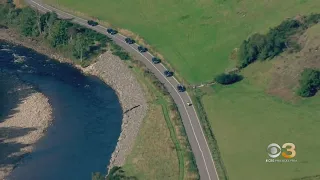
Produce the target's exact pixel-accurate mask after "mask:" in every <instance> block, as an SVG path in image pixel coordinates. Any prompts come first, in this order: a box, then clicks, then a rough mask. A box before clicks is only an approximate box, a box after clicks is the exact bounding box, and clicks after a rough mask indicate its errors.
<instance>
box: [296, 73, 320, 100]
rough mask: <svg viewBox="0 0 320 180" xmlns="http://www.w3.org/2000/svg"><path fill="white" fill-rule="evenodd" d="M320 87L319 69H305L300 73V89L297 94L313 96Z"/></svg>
mask: <svg viewBox="0 0 320 180" xmlns="http://www.w3.org/2000/svg"><path fill="white" fill-rule="evenodd" d="M319 89H320V71H319V70H314V69H305V70H304V71H303V72H302V73H301V79H300V89H299V90H298V94H299V95H300V96H302V97H311V96H314V95H315V94H316V93H317V91H318V90H319Z"/></svg>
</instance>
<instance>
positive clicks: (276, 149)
mask: <svg viewBox="0 0 320 180" xmlns="http://www.w3.org/2000/svg"><path fill="white" fill-rule="evenodd" d="M282 148H283V149H286V152H282V153H281V150H282ZM282 148H281V147H280V146H279V145H278V144H276V143H271V144H269V145H268V147H267V152H268V155H269V156H270V157H271V158H276V157H278V156H280V154H281V155H282V156H283V157H284V158H286V159H290V158H293V157H295V156H296V154H297V153H296V150H295V148H296V146H295V145H294V144H293V143H284V144H283V145H282ZM288 152H290V153H289V154H288Z"/></svg>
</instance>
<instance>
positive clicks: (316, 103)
mask: <svg viewBox="0 0 320 180" xmlns="http://www.w3.org/2000/svg"><path fill="white" fill-rule="evenodd" d="M299 42H300V43H301V44H302V46H303V49H302V50H301V52H298V53H293V54H283V55H282V56H280V57H277V58H276V59H274V60H272V61H268V62H263V63H262V62H257V63H254V64H252V65H250V66H249V67H248V68H246V69H245V70H244V71H243V72H242V75H244V77H245V79H244V80H243V81H241V82H239V83H237V84H235V85H232V86H226V87H221V86H214V87H210V88H208V89H206V93H207V95H206V96H204V97H203V103H204V105H205V108H206V112H207V114H208V118H209V120H210V123H211V126H212V127H213V130H214V133H215V136H216V138H217V141H218V143H219V148H220V150H221V155H222V158H223V160H224V164H225V166H226V169H227V172H228V175H229V177H230V179H252V180H254V179H260V180H264V179H265V180H268V179H270V178H271V174H272V179H275V180H286V179H288V180H289V179H294V178H302V177H307V176H315V175H320V172H319V167H320V156H316V155H314V154H316V153H318V152H319V148H320V141H318V140H317V137H319V136H320V131H319V127H320V121H319V119H320V109H319V107H320V94H319V93H318V94H317V95H316V96H315V97H312V98H307V99H303V98H300V97H298V96H297V95H296V93H295V90H296V89H297V86H298V84H299V83H298V80H299V78H300V73H301V72H302V71H303V69H304V68H307V67H312V68H318V69H320V51H319V49H320V25H316V26H314V27H312V28H310V29H309V30H308V31H307V32H306V33H305V34H304V35H302V36H301V37H300V39H299ZM273 142H274V143H278V144H280V145H282V144H283V143H285V142H292V143H294V144H295V145H296V149H297V156H296V157H295V159H297V160H298V162H296V163H283V164H281V163H266V162H265V159H267V158H268V155H267V152H266V148H267V146H268V145H269V144H270V143H273Z"/></svg>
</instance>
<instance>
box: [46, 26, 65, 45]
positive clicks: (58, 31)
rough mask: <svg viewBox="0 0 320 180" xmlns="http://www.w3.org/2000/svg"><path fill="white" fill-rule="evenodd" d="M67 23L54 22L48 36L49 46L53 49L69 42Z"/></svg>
mask: <svg viewBox="0 0 320 180" xmlns="http://www.w3.org/2000/svg"><path fill="white" fill-rule="evenodd" d="M67 30H68V23H67V21H64V20H57V21H54V23H53V25H52V27H51V30H50V32H51V33H50V35H49V41H50V44H51V45H52V46H53V47H57V46H59V45H66V44H67V43H68V40H69V36H68V31H67Z"/></svg>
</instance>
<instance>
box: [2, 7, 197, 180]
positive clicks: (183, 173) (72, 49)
mask: <svg viewBox="0 0 320 180" xmlns="http://www.w3.org/2000/svg"><path fill="white" fill-rule="evenodd" d="M0 13H1V17H3V18H1V23H2V24H5V25H6V26H9V27H12V28H14V29H17V30H19V32H21V34H22V35H23V36H26V37H31V38H35V39H39V40H44V41H45V42H46V43H48V45H50V46H51V47H52V48H53V49H56V50H57V51H60V52H61V53H63V54H64V55H65V56H67V57H69V58H71V59H72V60H73V61H74V63H78V64H81V65H82V66H88V65H89V64H91V63H93V62H94V59H95V57H96V56H97V55H98V54H100V53H101V52H104V51H105V50H111V51H112V54H114V55H116V56H119V57H120V58H121V59H122V60H130V59H131V57H130V56H129V55H128V53H126V52H125V51H123V50H122V49H121V48H120V47H119V46H117V45H116V44H114V43H113V42H112V41H111V40H110V39H109V38H107V37H105V36H104V35H101V34H99V33H96V32H95V31H92V30H90V29H87V28H84V27H81V26H78V25H76V24H73V23H71V22H69V21H68V20H61V19H59V18H57V15H56V14H55V13H46V14H40V13H39V12H37V11H34V10H33V9H30V8H22V9H19V8H16V7H15V6H14V5H13V4H12V3H7V4H1V9H0ZM2 15H3V16H2ZM30 16H31V17H33V18H32V19H28V18H26V17H30ZM39 26H40V27H39ZM86 36H88V37H86ZM75 37H76V38H75ZM103 43H105V44H107V45H106V46H104V45H103ZM127 63H129V64H130V65H129V66H130V67H131V68H133V69H135V70H134V72H136V74H137V76H139V77H140V78H139V79H140V80H141V81H144V82H142V83H146V84H148V85H146V87H147V88H146V89H148V90H147V91H151V90H150V88H152V89H153V90H152V91H155V92H157V94H158V95H157V98H156V99H153V98H152V100H151V102H154V106H155V107H156V108H154V110H153V111H152V112H150V117H148V119H146V120H145V121H149V122H148V123H147V122H146V123H147V124H150V123H153V124H154V123H155V124H154V125H156V126H157V125H162V126H161V128H160V129H158V128H156V129H158V131H157V132H159V133H157V134H158V135H159V136H162V134H163V133H164V132H165V134H164V135H165V137H161V138H159V137H155V136H152V134H153V133H154V132H150V128H153V127H148V126H149V125H148V126H147V125H144V127H142V130H141V131H143V132H144V134H141V135H140V136H139V137H138V138H145V136H148V137H151V138H147V140H146V143H147V142H148V147H150V144H152V142H156V141H158V142H159V143H160V144H161V147H160V146H159V145H160V144H155V145H154V146H151V147H153V148H154V149H150V148H146V151H145V152H144V153H147V154H150V157H157V160H156V159H154V158H151V159H145V160H144V161H142V162H141V163H139V165H137V164H135V162H134V161H129V162H128V165H125V166H124V168H122V167H114V168H112V169H111V170H110V173H109V176H108V177H106V178H107V179H137V178H139V179H145V178H147V179H148V178H153V177H166V176H167V177H168V179H176V178H175V177H177V178H179V179H181V180H182V179H184V177H186V178H189V179H197V178H198V176H197V168H196V165H195V162H194V159H193V154H192V152H191V149H190V146H189V145H188V141H187V139H186V137H185V132H184V128H183V125H182V122H181V119H180V117H179V114H178V111H177V109H176V107H175V106H174V104H173V101H172V99H170V98H169V97H168V93H167V92H166V91H165V89H164V87H163V86H162V85H161V83H159V82H158V81H157V80H156V78H155V77H153V76H152V74H151V73H150V72H149V71H147V70H146V68H145V67H144V66H143V65H142V64H140V63H138V61H133V60H132V61H127ZM142 69H145V70H142ZM146 78H147V79H149V80H144V79H146ZM159 105H160V106H159ZM159 107H160V109H159ZM159 111H160V113H159ZM162 113H163V114H162ZM156 114H157V115H156ZM161 115H162V116H164V118H163V119H161V121H163V122H158V121H157V120H156V119H158V118H156V117H159V116H161ZM153 116H155V117H153ZM152 117H153V118H152ZM146 123H144V124H146ZM163 123H164V124H163ZM168 127H169V131H168ZM167 131H168V132H167ZM145 133H147V134H145ZM168 134H170V136H169V137H168V136H167V135H168ZM144 141H145V140H144ZM137 143H138V145H137V146H138V147H136V148H134V149H133V151H134V152H133V153H132V154H131V155H130V157H131V158H135V156H140V155H139V151H137V150H135V149H139V148H140V147H141V146H143V147H145V146H147V144H140V143H139V142H137ZM163 144H168V145H170V144H172V145H170V147H169V149H168V148H167V146H163ZM166 148H167V150H166ZM156 149H158V150H161V149H162V150H166V151H167V153H166V156H164V158H168V159H164V158H163V159H161V158H159V157H162V156H159V155H158V154H154V153H156V152H158V151H154V150H156ZM169 151H170V152H169ZM158 153H160V152H158ZM168 155H170V156H168ZM167 156H168V157H167ZM177 156H178V158H177ZM131 158H129V159H131ZM175 158H177V159H176V160H174V159H175ZM131 160H132V159H131ZM162 161H163V162H166V165H165V166H166V168H169V169H166V168H164V169H163V171H161V172H158V171H156V172H154V173H149V172H151V171H153V170H152V169H153V168H154V167H156V166H155V165H152V166H148V165H147V164H148V163H155V164H158V163H159V162H162ZM175 163H176V164H175ZM129 164H130V165H129ZM140 165H142V166H140ZM161 167H162V166H158V169H161ZM123 169H125V171H126V172H125V171H124V170H123ZM127 171H128V173H127ZM170 172H171V173H170ZM178 172H179V173H178ZM169 173H170V174H171V175H170V174H169ZM126 174H129V175H126ZM143 174H145V175H143ZM141 175H143V176H141ZM172 175H174V176H172ZM92 178H93V179H104V178H105V177H104V175H102V174H100V173H94V174H93V176H92Z"/></svg>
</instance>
